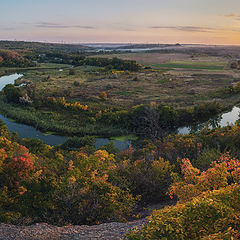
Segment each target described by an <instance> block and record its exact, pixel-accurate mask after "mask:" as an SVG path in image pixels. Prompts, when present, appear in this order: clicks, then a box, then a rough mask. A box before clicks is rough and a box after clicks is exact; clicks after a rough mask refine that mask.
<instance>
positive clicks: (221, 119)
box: [177, 106, 240, 134]
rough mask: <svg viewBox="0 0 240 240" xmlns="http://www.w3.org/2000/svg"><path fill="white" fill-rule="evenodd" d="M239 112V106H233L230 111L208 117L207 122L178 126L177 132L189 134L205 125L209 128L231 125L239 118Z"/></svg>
mask: <svg viewBox="0 0 240 240" xmlns="http://www.w3.org/2000/svg"><path fill="white" fill-rule="evenodd" d="M239 113H240V108H239V107H236V106H235V107H233V109H232V110H231V111H230V112H227V113H223V114H222V115H220V116H216V117H213V118H211V119H209V120H208V121H207V122H203V123H198V124H196V125H192V126H188V127H182V128H178V131H177V132H178V133H179V134H189V133H196V132H198V131H200V130H202V129H203V128H204V127H206V126H208V127H209V128H210V129H214V128H219V127H226V126H232V125H234V124H235V123H236V121H237V120H238V119H239Z"/></svg>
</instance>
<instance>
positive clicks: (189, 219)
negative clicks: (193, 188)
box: [127, 185, 240, 240]
mask: <svg viewBox="0 0 240 240" xmlns="http://www.w3.org/2000/svg"><path fill="white" fill-rule="evenodd" d="M239 197H240V187H239V185H233V186H229V187H228V188H223V189H220V190H218V191H214V192H209V193H207V194H206V195H205V196H204V198H203V197H199V198H196V199H193V200H192V201H191V202H188V203H186V204H177V205H176V206H174V207H166V208H164V209H163V210H158V211H155V212H154V213H153V214H152V215H151V216H150V218H149V219H150V222H149V223H147V224H146V225H145V226H144V227H143V228H142V229H141V230H135V231H133V232H132V233H130V234H128V235H127V239H129V240H140V239H141V240H142V239H149V240H151V239H152V240H155V239H168V240H174V239H182V240H192V239H202V240H203V239H229V240H230V239H239V237H240V226H239V214H240V211H239V210H240V205H239V201H238V200H236V199H239ZM232 199H235V200H234V203H233V202H232ZM236 201H237V202H236ZM218 236H221V237H222V236H224V237H225V238H217V237H218Z"/></svg>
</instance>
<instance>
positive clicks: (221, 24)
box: [0, 0, 240, 45]
mask: <svg viewBox="0 0 240 240" xmlns="http://www.w3.org/2000/svg"><path fill="white" fill-rule="evenodd" d="M0 9H1V14H0V39H1V40H25V41H44V42H45V41H46V42H64V43H104V42H106V43H182V44H187V43H193V44H226V45H240V0H0Z"/></svg>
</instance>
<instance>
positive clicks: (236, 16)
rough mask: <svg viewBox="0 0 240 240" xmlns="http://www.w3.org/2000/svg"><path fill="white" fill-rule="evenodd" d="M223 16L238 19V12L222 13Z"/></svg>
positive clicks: (239, 18)
mask: <svg viewBox="0 0 240 240" xmlns="http://www.w3.org/2000/svg"><path fill="white" fill-rule="evenodd" d="M224 17H226V18H232V19H234V20H240V14H236V13H230V14H226V15H224Z"/></svg>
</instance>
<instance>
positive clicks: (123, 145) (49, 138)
mask: <svg viewBox="0 0 240 240" xmlns="http://www.w3.org/2000/svg"><path fill="white" fill-rule="evenodd" d="M22 76H23V75H22V74H12V75H8V76H3V77H0V91H1V90H2V89H3V88H4V86H6V85H7V84H14V82H15V80H16V79H18V78H20V77H22ZM0 119H2V120H3V121H4V122H5V124H6V126H7V127H8V129H9V131H10V132H17V134H18V137H19V138H38V139H41V140H42V141H43V142H44V143H46V144H48V145H51V146H54V145H58V144H62V143H64V142H65V141H66V140H67V137H64V136H58V135H54V134H50V135H46V134H44V133H42V132H40V131H39V130H37V129H36V128H34V127H31V126H28V125H26V124H21V123H17V122H15V121H12V120H11V119H9V118H7V117H5V116H3V115H1V114H0ZM110 141H112V142H113V143H114V146H115V147H116V148H118V149H119V150H120V151H123V150H126V149H127V148H128V146H129V144H131V141H130V140H124V141H119V140H111V139H108V138H97V139H96V142H95V147H96V148H98V147H102V146H104V145H105V144H107V143H109V142H110Z"/></svg>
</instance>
